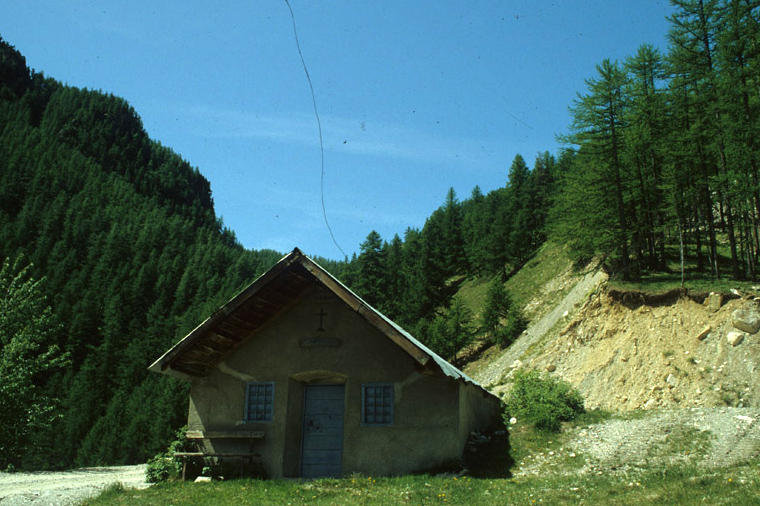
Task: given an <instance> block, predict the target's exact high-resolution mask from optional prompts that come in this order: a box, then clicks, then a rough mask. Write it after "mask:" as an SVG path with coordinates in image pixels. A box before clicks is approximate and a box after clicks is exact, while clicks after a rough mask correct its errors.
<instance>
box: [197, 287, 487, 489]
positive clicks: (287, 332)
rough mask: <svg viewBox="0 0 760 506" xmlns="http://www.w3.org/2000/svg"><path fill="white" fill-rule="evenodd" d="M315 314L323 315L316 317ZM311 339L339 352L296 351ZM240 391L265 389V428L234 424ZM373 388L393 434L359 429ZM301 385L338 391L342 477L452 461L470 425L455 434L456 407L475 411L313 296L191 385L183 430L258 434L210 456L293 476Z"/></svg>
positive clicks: (240, 412) (334, 304) (323, 297)
mask: <svg viewBox="0 0 760 506" xmlns="http://www.w3.org/2000/svg"><path fill="white" fill-rule="evenodd" d="M322 312H324V313H326V315H324V316H322V317H320V316H319V313H322ZM320 319H321V323H322V328H323V329H324V330H323V331H322V332H320V331H318V329H319V328H320ZM314 337H326V338H331V339H339V340H340V345H339V346H313V347H303V346H302V343H299V341H301V340H304V339H309V338H314ZM330 344H335V342H331V343H330ZM249 381H274V382H275V400H274V416H273V418H274V420H273V421H272V422H270V423H246V422H245V421H244V420H243V416H244V406H245V386H246V383H247V382H249ZM374 382H390V383H393V385H394V405H395V414H394V424H393V426H390V427H376V426H363V425H362V424H361V401H362V399H361V385H362V384H363V383H374ZM309 383H325V384H327V383H329V384H344V385H345V416H344V437H343V472H344V473H351V472H354V471H356V472H362V473H365V474H369V475H390V474H402V473H408V472H411V471H416V470H420V469H425V468H430V467H435V466H438V465H441V464H443V463H445V462H447V461H451V460H455V459H457V458H459V456H460V455H461V451H462V446H463V445H464V441H463V440H462V438H463V437H464V439H466V436H467V433H469V430H470V429H469V427H470V426H471V425H472V420H471V419H470V418H468V419H467V421H466V422H465V426H462V425H461V422H460V414H463V413H462V411H463V409H464V406H465V405H466V406H467V408H466V409H467V410H469V409H471V408H473V407H474V408H475V409H476V411H477V410H479V409H480V408H477V405H478V402H477V401H474V400H473V398H471V397H472V396H471V394H470V393H467V392H465V393H462V391H460V387H462V386H463V384H462V383H461V382H458V381H455V380H453V379H451V378H447V377H446V378H442V377H437V376H431V375H424V374H421V373H420V372H419V371H418V368H417V367H415V362H414V360H413V359H412V358H411V357H410V356H409V355H407V354H406V353H405V352H404V351H403V350H401V349H400V348H399V347H398V346H397V345H396V344H394V343H393V342H392V341H390V340H389V339H388V338H387V337H386V336H384V335H382V334H381V333H379V332H378V331H377V330H376V329H374V327H372V326H370V325H369V324H368V323H367V322H366V321H365V320H364V319H363V318H362V317H361V316H359V315H358V314H356V313H355V312H353V311H352V310H350V309H349V308H348V307H346V306H345V305H344V304H343V302H342V301H340V300H339V299H338V298H337V297H335V296H334V295H333V294H332V293H331V292H328V291H321V290H315V291H314V292H312V293H310V294H309V295H307V296H306V297H304V298H303V299H302V300H301V301H299V302H298V303H297V304H295V305H294V306H293V307H291V308H290V309H288V310H287V311H285V312H284V313H283V314H282V315H281V316H280V317H279V318H277V319H276V320H275V321H273V322H272V323H271V324H270V325H268V326H267V327H266V328H265V329H264V330H263V331H261V332H260V333H259V334H257V335H256V336H254V337H253V338H251V339H250V340H249V341H248V342H247V343H245V344H244V345H243V346H242V347H241V348H240V349H239V350H238V351H237V352H236V353H235V354H234V355H232V356H230V357H227V359H226V360H224V361H223V362H222V363H221V364H220V366H219V367H218V368H217V369H216V370H215V371H214V372H213V373H212V374H211V375H210V376H209V377H208V378H206V379H202V380H196V381H194V382H193V384H192V388H191V395H190V412H189V416H188V429H190V430H206V431H220V430H234V429H245V430H263V431H265V432H266V435H265V437H264V438H263V439H262V440H260V441H253V442H243V443H241V442H239V441H238V442H235V441H233V440H228V441H225V440H219V441H214V442H212V443H211V444H212V445H213V448H214V450H216V451H255V452H258V453H261V454H262V458H263V464H264V467H265V469H266V471H267V473H268V474H269V476H272V477H280V476H298V474H299V465H300V464H299V462H300V452H301V446H300V445H301V436H302V418H303V392H304V385H306V384H309ZM480 411H482V410H480ZM480 411H478V412H480ZM465 417H466V418H467V417H470V415H469V414H465Z"/></svg>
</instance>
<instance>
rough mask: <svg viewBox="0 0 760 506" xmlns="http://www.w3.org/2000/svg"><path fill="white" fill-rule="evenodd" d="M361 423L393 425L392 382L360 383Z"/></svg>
mask: <svg viewBox="0 0 760 506" xmlns="http://www.w3.org/2000/svg"><path fill="white" fill-rule="evenodd" d="M362 424H364V425H393V384H391V383H367V384H364V385H362Z"/></svg>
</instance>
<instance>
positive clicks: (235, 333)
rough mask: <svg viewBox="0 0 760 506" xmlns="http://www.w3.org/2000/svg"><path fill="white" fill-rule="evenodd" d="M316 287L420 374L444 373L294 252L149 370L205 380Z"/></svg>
mask: <svg viewBox="0 0 760 506" xmlns="http://www.w3.org/2000/svg"><path fill="white" fill-rule="evenodd" d="M319 286H322V287H325V288H326V289H328V290H330V291H331V292H332V293H334V294H335V295H336V296H337V297H338V298H339V299H340V300H342V301H343V302H344V303H345V304H346V305H347V306H348V307H350V308H351V309H352V310H353V311H355V312H356V313H357V314H359V315H360V316H362V317H363V318H364V319H365V320H366V321H367V322H369V323H370V324H371V325H372V326H373V327H375V328H376V329H377V330H379V331H380V332H381V333H382V334H384V335H385V336H387V337H388V338H389V339H391V340H392V341H393V342H394V343H396V344H397V345H398V346H399V347H400V348H402V349H403V350H404V351H405V352H406V353H407V354H408V355H409V356H410V357H412V358H413V359H414V360H415V361H416V362H417V363H418V364H419V365H420V366H421V367H422V368H424V369H428V370H432V371H438V370H440V371H441V372H445V371H444V370H443V369H442V368H441V367H440V364H439V361H442V359H440V357H437V355H435V354H434V353H433V352H432V351H430V350H429V349H427V348H426V347H425V346H423V345H422V344H421V343H419V342H418V341H416V340H415V339H414V338H412V337H411V336H410V335H409V334H407V333H406V332H405V331H404V330H403V329H401V328H400V327H398V326H397V325H396V324H395V323H393V322H392V321H390V320H389V319H388V318H386V317H385V316H383V315H382V314H380V313H379V312H378V311H376V310H375V309H374V308H372V307H371V306H370V305H369V304H367V303H366V302H364V301H363V300H362V299H361V298H360V297H358V296H357V295H356V294H354V293H353V292H352V291H351V290H349V289H348V288H347V287H346V286H345V285H343V284H342V283H341V282H340V281H338V280H337V279H336V278H335V277H333V276H332V275H331V274H329V273H328V272H327V271H325V270H324V269H323V268H322V267H320V266H319V265H318V264H316V263H315V262H314V261H312V260H311V259H310V258H309V257H307V256H306V255H304V254H303V253H301V251H300V250H298V248H296V249H294V250H293V251H292V252H291V253H289V254H288V255H286V256H285V257H283V258H282V259H281V260H280V261H279V262H278V263H277V264H275V265H274V267H272V268H271V269H269V270H268V271H267V272H266V273H264V274H263V275H261V276H260V277H259V278H258V279H256V280H255V281H254V282H253V283H251V284H250V285H249V286H248V287H246V288H245V289H244V290H242V291H241V292H240V293H239V294H237V295H236V296H235V297H233V298H232V299H231V300H230V301H229V302H227V303H226V304H225V305H224V306H222V307H221V308H219V309H218V310H217V311H216V312H215V313H214V314H213V315H211V317H209V318H208V319H207V320H206V321H204V322H203V323H201V324H200V325H198V327H196V328H195V329H194V330H193V331H192V332H190V333H189V334H188V335H187V336H185V337H184V338H183V339H182V340H181V341H179V342H178V343H177V344H176V345H174V346H173V347H172V348H171V349H169V350H168V351H167V352H166V353H164V354H163V355H162V356H161V357H160V358H159V359H158V360H156V361H155V362H154V363H153V364H152V365H151V366H150V367H149V370H151V371H153V372H158V373H162V374H169V375H172V376H176V377H179V378H182V379H191V378H201V377H205V376H207V375H208V374H209V373H210V372H211V371H212V370H213V369H214V368H215V367H216V366H217V365H218V364H219V363H220V362H221V361H222V360H224V358H225V357H226V356H227V355H229V354H230V353H232V352H234V351H235V350H236V349H237V348H238V347H240V346H241V345H242V344H243V343H244V342H246V341H247V340H248V339H249V338H251V337H252V336H253V335H255V334H256V333H258V332H259V331H261V330H262V329H263V328H265V327H266V326H267V325H268V324H269V323H270V322H272V321H274V320H275V319H276V318H277V317H278V316H279V315H280V314H282V313H283V312H285V311H286V310H287V309H289V308H290V307H292V306H294V305H295V304H297V303H298V302H299V301H300V300H301V299H302V298H303V297H304V296H306V295H307V294H309V293H310V292H311V291H313V290H314V289H316V288H318V287H319ZM449 367H452V368H453V366H450V365H449Z"/></svg>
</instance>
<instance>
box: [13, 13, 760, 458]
mask: <svg viewBox="0 0 760 506" xmlns="http://www.w3.org/2000/svg"><path fill="white" fill-rule="evenodd" d="M672 3H673V5H674V6H675V7H676V11H675V14H674V15H673V16H672V17H671V18H670V19H669V21H670V32H669V47H668V49H667V51H666V52H662V51H660V50H658V49H657V48H654V47H652V46H650V45H642V46H640V47H639V48H638V50H637V51H635V52H634V53H633V54H631V55H630V56H629V57H628V58H626V59H625V60H624V61H609V60H605V61H602V62H599V64H598V66H597V69H596V74H595V75H592V76H588V79H587V80H586V88H585V89H583V90H578V95H577V98H576V100H575V101H574V102H573V103H572V104H568V106H569V108H570V111H571V117H572V123H571V124H570V125H568V127H567V132H566V133H565V134H563V135H561V136H560V137H559V138H558V146H557V148H556V155H555V154H551V153H550V152H549V151H545V152H542V153H538V154H535V156H534V158H533V159H531V160H526V159H525V158H524V157H523V156H522V155H520V154H516V155H515V156H514V159H513V160H511V161H510V160H506V161H505V170H504V186H503V187H501V188H498V189H496V190H493V191H490V192H488V193H485V194H484V193H483V192H482V191H481V189H480V188H479V187H477V186H475V187H474V189H473V190H472V193H471V194H470V195H468V196H465V197H460V196H457V195H456V193H455V192H454V190H453V189H452V190H450V191H449V192H448V194H447V195H445V196H442V204H441V206H440V207H439V208H438V209H435V210H432V212H431V214H430V216H429V217H428V218H427V220H426V222H425V223H424V226H422V227H421V228H412V227H410V228H408V229H407V230H406V231H404V232H403V234H398V235H395V236H394V237H392V238H383V237H381V236H380V235H379V234H378V233H377V232H374V231H369V233H368V235H367V237H366V240H365V241H364V242H363V243H362V244H361V245H360V246H359V253H358V254H355V255H354V256H353V257H352V258H346V259H345V260H343V261H333V260H328V259H324V258H320V257H318V256H312V258H314V260H315V261H317V262H318V263H320V264H321V265H322V266H324V267H325V268H326V269H328V270H329V271H330V272H332V273H333V274H334V275H335V276H336V277H338V278H339V279H340V280H341V281H342V282H343V283H345V284H346V285H347V286H348V287H349V288H351V289H352V290H354V291H355V292H356V293H357V294H358V295H360V296H361V297H362V298H363V299H364V300H365V301H366V302H368V303H369V304H371V305H372V306H374V307H376V308H377V309H379V310H380V311H381V312H383V313H384V314H385V315H387V316H388V317H390V318H391V319H393V320H394V321H396V322H398V323H399V324H400V325H401V326H402V327H404V328H405V329H407V330H408V331H409V332H410V333H411V334H412V335H414V336H416V337H417V338H418V339H420V340H421V341H423V342H424V343H425V344H427V345H428V346H430V347H431V348H432V349H433V350H435V351H436V352H437V353H439V354H440V355H441V356H443V357H444V358H446V359H448V360H455V359H456V356H457V352H458V351H459V350H461V349H462V348H463V347H465V346H467V344H469V343H470V342H471V341H472V340H473V339H474V338H476V336H480V337H483V336H486V337H488V338H489V339H491V341H492V342H493V343H495V344H496V345H501V346H508V345H509V343H510V342H511V341H512V340H513V339H514V338H515V336H516V335H518V334H519V333H520V332H521V331H522V330H523V329H524V328H525V325H526V323H527V322H525V321H524V319H522V317H521V316H520V314H519V310H517V309H516V308H513V307H511V301H510V297H509V294H508V293H506V292H505V291H504V289H503V282H504V281H505V280H506V279H508V278H509V277H510V276H511V275H512V274H513V273H514V272H515V271H516V270H518V269H519V268H520V267H521V266H522V265H524V264H525V263H526V262H528V261H530V259H531V256H532V254H533V253H535V251H536V250H537V249H538V248H539V247H540V246H541V245H542V244H543V243H544V242H545V241H547V240H551V241H556V242H559V243H562V244H566V245H567V248H568V251H569V254H570V255H571V256H572V258H573V259H574V260H576V261H578V262H583V261H585V260H588V259H591V258H599V259H602V260H603V263H604V266H605V268H606V269H607V270H608V271H609V272H610V273H612V274H613V275H614V276H618V277H620V278H622V279H636V278H638V277H641V276H644V275H647V274H650V273H657V272H670V273H678V274H679V275H682V276H685V277H688V276H705V277H712V278H719V277H726V278H732V279H737V280H739V279H742V280H744V279H752V280H754V279H756V278H757V276H758V269H759V268H760V266H759V265H758V261H759V260H760V153H758V151H759V150H760V149H759V148H760V147H759V146H758V144H759V142H758V140H760V114H759V111H760V2H758V1H756V0H672ZM547 148H553V147H551V146H547ZM533 155H534V154H532V156H533ZM252 205H253V206H255V203H252ZM293 246H297V245H293ZM284 253H286V252H276V251H271V250H260V251H254V250H247V249H245V248H243V247H242V246H241V245H240V243H239V242H238V241H237V239H236V237H235V233H234V232H233V231H232V230H229V229H228V228H226V227H225V226H224V225H223V223H222V221H221V219H219V218H218V217H217V215H216V214H215V211H214V203H213V199H212V195H211V189H210V185H209V182H208V180H207V179H206V178H204V176H203V174H202V173H201V171H200V170H199V169H198V168H196V167H193V166H191V165H190V164H189V163H188V162H187V161H186V160H184V159H183V158H182V157H181V155H180V154H178V153H175V152H174V151H173V150H172V149H171V148H170V147H167V146H163V145H161V144H160V142H158V141H157V140H153V139H151V138H150V137H149V136H148V134H147V133H146V131H145V130H144V128H143V125H142V122H141V120H140V116H139V115H138V112H137V111H135V110H134V109H133V108H132V107H131V106H130V105H129V104H128V102H127V101H126V100H125V99H123V98H119V97H116V96H113V95H110V94H108V93H107V92H103V91H94V90H88V89H78V88H75V87H71V86H67V85H64V84H62V83H60V82H58V81H56V80H55V79H54V78H52V77H48V76H46V75H44V73H43V72H41V71H37V70H32V69H30V68H29V67H28V66H27V64H26V60H25V58H24V56H23V55H22V54H20V53H19V52H18V51H17V50H16V49H15V48H14V47H13V45H12V41H5V40H3V39H1V38H0V469H6V468H8V467H12V468H27V469H60V468H69V467H73V466H83V465H103V464H125V463H138V462H145V461H146V460H147V459H148V458H150V457H152V456H153V455H155V454H157V453H158V452H160V451H161V450H163V449H164V448H165V447H166V445H167V444H168V443H169V442H170V441H171V440H172V439H173V438H174V434H175V432H176V430H177V429H178V428H180V427H181V426H183V425H184V424H185V422H186V417H187V387H186V385H185V384H184V383H182V382H180V381H177V380H173V379H171V378H168V377H163V376H159V375H155V374H149V373H148V371H147V367H148V365H150V364H151V363H152V362H153V361H154V360H155V359H156V358H158V357H159V356H160V355H161V354H162V353H163V352H164V351H165V350H166V349H168V348H169V347H170V346H171V345H173V344H174V343H175V342H176V341H177V340H178V339H180V338H181V337H183V336H184V335H185V334H187V333H188V332H189V331H190V330H192V329H193V328H194V327H195V326H197V325H198V324H199V323H201V322H202V321H203V320H204V319H205V318H207V317H208V316H210V315H211V314H212V313H213V311H214V310H216V309H217V308H218V307H220V306H221V305H222V304H224V303H225V302H226V301H227V300H229V299H230V298H231V297H232V296H233V295H235V294H236V293H237V292H238V291H240V290H241V289H242V288H244V287H245V286H247V285H248V284H249V283H251V282H252V281H253V280H255V279H256V278H257V277H258V276H259V275H260V274H262V273H263V272H265V271H266V270H267V269H268V268H269V267H271V266H272V265H274V263H275V262H277V261H278V260H279V259H280V258H281V257H282V255H283V254H284ZM306 253H307V254H311V252H306ZM684 259H685V260H687V261H685V260H684ZM685 265H687V266H688V268H687V267H684V266H685ZM472 278H484V279H488V280H493V282H492V283H491V285H489V286H490V288H489V291H488V298H487V299H488V300H487V301H486V307H485V309H484V310H483V314H482V315H478V317H476V316H474V315H473V314H472V313H471V312H470V311H469V310H468V309H467V308H466V307H465V305H464V304H463V303H462V301H461V300H459V299H458V297H457V295H456V293H457V289H458V287H459V285H460V284H461V283H462V282H463V280H466V279H472ZM505 322H506V323H505Z"/></svg>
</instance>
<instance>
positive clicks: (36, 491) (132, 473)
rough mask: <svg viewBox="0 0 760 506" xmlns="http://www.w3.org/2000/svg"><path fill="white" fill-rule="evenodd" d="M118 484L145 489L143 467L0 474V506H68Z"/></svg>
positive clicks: (89, 468) (146, 485)
mask: <svg viewBox="0 0 760 506" xmlns="http://www.w3.org/2000/svg"><path fill="white" fill-rule="evenodd" d="M114 483H121V484H122V485H124V486H125V487H130V488H145V487H148V486H149V484H148V483H145V464H141V465H137V466H115V467H88V468H83V469H75V470H73V471H61V472H47V471H40V472H33V473H0V505H2V506H59V505H60V506H70V505H74V504H77V503H79V502H80V501H82V500H84V499H86V498H87V497H91V496H94V495H97V494H98V493H99V492H100V491H101V490H103V489H104V488H106V487H108V486H109V485H113V484H114Z"/></svg>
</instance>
